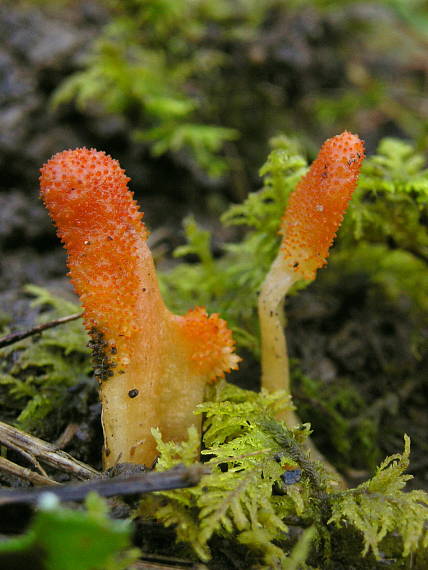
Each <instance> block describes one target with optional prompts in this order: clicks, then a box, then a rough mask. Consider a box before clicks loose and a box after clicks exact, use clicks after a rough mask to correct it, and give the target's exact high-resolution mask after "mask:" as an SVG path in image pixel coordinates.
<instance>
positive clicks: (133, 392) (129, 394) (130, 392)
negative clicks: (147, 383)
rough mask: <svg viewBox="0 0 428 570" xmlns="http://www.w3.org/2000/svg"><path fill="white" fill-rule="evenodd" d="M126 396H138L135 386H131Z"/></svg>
mask: <svg viewBox="0 0 428 570" xmlns="http://www.w3.org/2000/svg"><path fill="white" fill-rule="evenodd" d="M128 396H129V397H130V398H135V397H136V396H138V390H137V389H136V388H133V389H132V390H129V392H128Z"/></svg>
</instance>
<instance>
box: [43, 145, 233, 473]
mask: <svg viewBox="0 0 428 570" xmlns="http://www.w3.org/2000/svg"><path fill="white" fill-rule="evenodd" d="M129 180H130V179H129V178H128V177H127V176H126V175H125V172H124V170H122V169H121V168H120V165H119V163H118V162H117V161H116V160H113V159H112V158H111V157H110V156H108V155H106V154H105V153H104V152H98V151H96V150H94V149H91V150H88V149H86V148H80V149H76V150H67V151H64V152H61V153H59V154H56V155H55V156H53V157H52V158H51V159H50V160H49V161H48V162H47V163H46V164H45V165H44V166H43V167H42V169H41V176H40V185H41V195H42V199H43V201H44V203H45V205H46V207H47V208H48V210H49V214H50V216H51V217H52V219H53V221H54V222H55V224H56V226H57V230H58V236H59V237H60V238H61V240H62V242H63V244H64V246H65V248H66V250H67V253H68V267H69V270H70V276H71V280H72V282H73V285H74V288H75V290H76V292H77V294H78V295H79V297H80V299H81V302H82V305H83V307H84V320H85V326H86V328H87V329H88V331H89V333H90V335H91V337H92V339H91V343H90V344H91V346H92V349H93V354H94V363H95V375H96V376H97V378H98V380H99V384H100V396H101V402H102V422H103V429H104V437H105V447H104V463H105V466H106V467H110V466H113V465H115V464H116V463H117V462H119V461H120V462H126V461H128V462H133V463H143V464H146V465H151V464H152V463H153V461H154V459H155V457H156V447H155V442H154V439H153V436H152V434H151V429H152V428H153V427H159V428H160V430H161V432H162V434H163V436H164V438H165V439H166V440H174V441H180V440H182V439H184V438H185V437H186V435H187V428H188V427H190V426H191V425H195V424H198V423H199V422H200V420H199V419H197V418H196V417H195V416H194V415H193V410H194V408H195V406H196V405H197V404H198V403H200V402H201V401H203V397H204V390H205V386H206V384H207V382H211V381H215V380H216V379H217V378H220V377H222V376H224V373H225V372H229V371H230V370H231V369H236V368H237V364H238V362H239V357H238V356H237V355H235V354H234V342H233V340H232V335H231V332H230V330H229V329H228V328H227V324H226V322H225V321H224V320H222V319H221V318H219V316H218V315H217V314H213V315H211V316H208V315H207V313H206V311H205V310H204V309H203V308H201V307H198V308H196V309H193V310H191V311H189V312H188V313H187V314H186V315H184V316H177V315H174V314H172V313H171V312H170V311H169V310H168V309H167V308H166V306H165V304H164V302H163V300H162V297H161V295H160V291H159V286H158V282H157V278H156V272H155V267H154V263H153V259H152V255H151V253H150V250H149V248H148V246H147V235H148V232H147V230H146V228H145V226H144V224H143V222H142V217H143V214H142V213H140V212H139V208H138V206H137V204H136V202H135V200H134V199H133V194H132V193H131V192H130V191H129V190H128V186H127V184H128V181H129Z"/></svg>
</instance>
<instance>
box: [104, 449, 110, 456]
mask: <svg viewBox="0 0 428 570" xmlns="http://www.w3.org/2000/svg"><path fill="white" fill-rule="evenodd" d="M110 453H111V451H110V449H109V448H108V447H106V451H105V454H106V457H108V456H109V455H110Z"/></svg>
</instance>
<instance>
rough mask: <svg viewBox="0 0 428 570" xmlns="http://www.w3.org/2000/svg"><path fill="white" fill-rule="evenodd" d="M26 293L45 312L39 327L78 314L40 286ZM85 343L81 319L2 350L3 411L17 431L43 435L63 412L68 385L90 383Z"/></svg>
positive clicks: (89, 366)
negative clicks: (49, 422)
mask: <svg viewBox="0 0 428 570" xmlns="http://www.w3.org/2000/svg"><path fill="white" fill-rule="evenodd" d="M26 290H27V292H28V293H30V294H32V295H34V296H35V300H34V301H33V306H38V307H41V308H43V312H41V313H40V316H39V319H38V320H39V322H40V323H42V322H47V321H50V320H53V319H55V318H59V317H65V316H68V315H70V314H73V313H76V312H78V311H79V307H78V306H77V305H75V304H74V303H71V302H69V301H65V300H64V299H60V298H59V297H56V296H54V295H52V294H51V293H49V291H47V290H45V289H42V288H40V287H36V286H28V287H27V288H26ZM87 342H88V338H87V335H86V332H85V331H84V329H83V326H82V323H81V321H80V320H77V321H72V322H69V323H66V324H63V325H61V326H59V327H55V328H52V329H48V330H45V331H44V332H42V333H41V334H40V335H37V336H36V337H34V336H33V337H30V338H27V339H25V340H22V341H19V342H18V343H15V344H13V345H11V346H9V347H6V348H3V349H2V350H1V355H2V359H1V364H0V387H1V390H2V391H3V393H4V394H7V396H5V397H3V407H4V411H3V412H4V413H6V414H8V415H12V416H14V417H15V423H16V425H17V426H18V427H20V428H22V429H24V430H27V431H31V432H33V433H37V434H40V435H44V434H45V433H49V431H50V429H51V428H49V426H48V425H47V424H46V422H45V420H46V418H47V417H49V416H52V414H55V413H58V411H59V410H61V409H63V408H64V406H65V404H66V400H67V398H68V390H69V388H70V387H72V386H75V385H76V384H77V383H78V382H82V381H84V382H87V381H88V375H89V373H90V371H91V368H92V367H91V363H90V358H89V349H88V348H87ZM64 427H65V426H64Z"/></svg>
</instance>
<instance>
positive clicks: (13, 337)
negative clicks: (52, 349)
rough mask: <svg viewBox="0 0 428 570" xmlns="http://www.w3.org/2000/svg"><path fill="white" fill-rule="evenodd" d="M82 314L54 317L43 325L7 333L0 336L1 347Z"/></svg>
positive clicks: (77, 317)
mask: <svg viewBox="0 0 428 570" xmlns="http://www.w3.org/2000/svg"><path fill="white" fill-rule="evenodd" d="M82 315H83V313H82V312H80V313H74V314H73V315H68V316H67V317H61V318H59V319H54V320H53V321H49V322H47V323H42V324H41V325H36V326H35V327H32V328H31V329H27V330H25V331H16V332H14V333H10V334H7V335H6V336H3V337H1V338H0V348H4V347H5V346H9V345H11V344H13V343H14V342H18V341H19V340H24V338H28V337H29V336H33V335H35V334H38V333H40V332H42V331H45V330H47V329H52V328H54V327H57V326H58V325H63V324H64V323H69V322H70V321H75V320H76V319H79V318H80V317H81V316H82Z"/></svg>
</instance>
